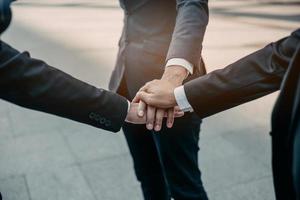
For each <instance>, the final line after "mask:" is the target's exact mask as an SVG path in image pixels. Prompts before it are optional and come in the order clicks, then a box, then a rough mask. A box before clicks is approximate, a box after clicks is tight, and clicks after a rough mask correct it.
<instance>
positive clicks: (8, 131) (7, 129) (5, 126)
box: [0, 111, 13, 139]
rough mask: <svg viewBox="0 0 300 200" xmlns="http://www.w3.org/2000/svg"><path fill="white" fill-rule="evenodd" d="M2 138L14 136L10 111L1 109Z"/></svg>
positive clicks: (0, 136)
mask: <svg viewBox="0 0 300 200" xmlns="http://www.w3.org/2000/svg"><path fill="white" fill-rule="evenodd" d="M0 113H1V114H3V115H1V117H0V138H1V139H3V138H12V137H13V129H12V126H11V121H10V116H9V113H8V111H3V112H2V111H0Z"/></svg>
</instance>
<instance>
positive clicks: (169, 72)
mask: <svg viewBox="0 0 300 200" xmlns="http://www.w3.org/2000/svg"><path fill="white" fill-rule="evenodd" d="M187 74H188V71H187V70H186V69H185V68H184V67H181V66H177V65H174V66H169V67H167V68H166V69H165V72H164V74H163V76H162V78H161V79H162V80H167V81H169V82H171V83H173V84H174V85H182V82H183V81H184V79H185V78H186V77H187Z"/></svg>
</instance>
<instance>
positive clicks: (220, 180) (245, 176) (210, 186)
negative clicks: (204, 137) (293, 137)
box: [199, 139, 271, 193]
mask: <svg viewBox="0 0 300 200" xmlns="http://www.w3.org/2000/svg"><path fill="white" fill-rule="evenodd" d="M208 144H211V146H212V148H210V149H202V151H200V156H199V157H200V159H199V163H200V164H199V165H200V168H201V170H202V180H203V183H204V186H205V188H206V190H207V191H208V192H209V193H210V192H216V191H220V190H222V189H224V188H227V187H230V186H233V185H237V184H242V183H245V182H249V181H251V180H254V179H259V178H261V177H266V176H271V167H267V166H265V165H264V164H263V163H261V162H259V161H257V160H256V159H254V158H253V157H251V156H249V155H247V154H244V153H242V152H241V151H240V150H239V149H237V150H236V151H235V150H234V147H230V143H228V142H227V141H222V140H221V139H218V140H216V141H215V142H211V143H210V141H208ZM226 146H227V147H226ZM218 147H221V148H220V151H218ZM223 147H225V148H223ZM230 149H231V150H230Z"/></svg>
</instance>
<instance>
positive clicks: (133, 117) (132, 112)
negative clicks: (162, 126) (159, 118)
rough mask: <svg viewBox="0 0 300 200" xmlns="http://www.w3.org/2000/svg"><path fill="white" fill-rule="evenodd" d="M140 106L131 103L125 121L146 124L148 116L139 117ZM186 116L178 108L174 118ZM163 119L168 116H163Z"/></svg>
mask: <svg viewBox="0 0 300 200" xmlns="http://www.w3.org/2000/svg"><path fill="white" fill-rule="evenodd" d="M138 107H139V104H138V103H131V104H130V108H129V111H128V113H127V117H126V119H125V121H126V122H128V123H133V124H146V115H145V116H143V117H140V116H138V115H137V111H138ZM183 115H184V112H182V111H180V110H179V109H178V108H177V109H176V110H175V112H174V117H175V118H177V117H182V116H183ZM163 117H168V116H167V115H166V114H164V115H163Z"/></svg>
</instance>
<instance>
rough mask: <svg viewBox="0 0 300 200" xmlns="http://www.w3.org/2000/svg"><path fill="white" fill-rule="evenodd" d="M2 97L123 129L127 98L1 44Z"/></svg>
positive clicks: (111, 127)
mask: <svg viewBox="0 0 300 200" xmlns="http://www.w3.org/2000/svg"><path fill="white" fill-rule="evenodd" d="M0 45H1V46H0V48H1V49H0V98H2V99H4V100H7V101H9V102H12V103H15V104H17V105H20V106H23V107H26V108H29V109H34V110H39V111H43V112H46V113H51V114H54V115H58V116H61V117H65V118H68V119H72V120H75V121H78V122H81V123H85V124H89V125H92V126H95V127H98V128H102V129H105V130H109V131H113V132H117V131H119V130H120V128H121V126H122V124H123V122H124V120H125V117H126V115H127V108H128V103H127V100H126V99H125V98H123V97H121V96H119V95H117V94H114V93H112V92H108V91H106V90H103V89H98V88H96V87H94V86H91V85H89V84H87V83H84V82H82V81H80V80H77V79H75V78H73V77H72V76H70V75H68V74H66V73H64V72H62V71H60V70H58V69H55V68H53V67H51V66H49V65H47V64H46V63H44V62H43V61H40V60H36V59H33V58H31V57H30V56H29V53H27V52H24V53H19V52H18V51H17V50H15V49H13V48H12V47H10V46H9V45H7V44H5V43H4V42H1V43H0Z"/></svg>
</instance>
